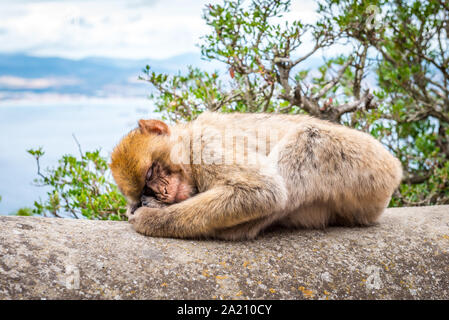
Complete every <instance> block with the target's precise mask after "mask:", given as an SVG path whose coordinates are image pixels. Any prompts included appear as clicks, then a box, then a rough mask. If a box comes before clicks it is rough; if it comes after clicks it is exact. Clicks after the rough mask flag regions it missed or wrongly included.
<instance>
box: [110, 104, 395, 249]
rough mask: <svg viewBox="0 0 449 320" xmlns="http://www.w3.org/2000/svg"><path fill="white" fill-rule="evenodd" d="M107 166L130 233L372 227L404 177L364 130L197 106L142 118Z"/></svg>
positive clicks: (229, 234) (239, 233) (245, 235)
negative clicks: (177, 115)
mask: <svg viewBox="0 0 449 320" xmlns="http://www.w3.org/2000/svg"><path fill="white" fill-rule="evenodd" d="M110 168H111V171H112V174H113V177H114V179H115V181H116V182H117V185H118V187H119V189H120V190H121V192H122V193H123V194H124V195H125V197H126V198H127V201H128V211H127V214H128V218H129V221H130V222H131V223H132V225H133V227H134V229H135V230H136V231H137V232H139V233H142V234H145V235H148V236H157V237H177V238H219V239H229V240H236V239H252V238H255V237H256V236H257V235H258V234H259V233H260V232H261V231H263V230H264V229H266V228H267V227H269V226H271V225H274V224H279V225H284V226H290V227H303V228H324V227H326V226H329V225H344V226H367V225H371V224H373V223H374V222H376V220H377V219H378V217H379V216H380V214H381V213H382V212H383V211H384V209H385V208H386V206H387V205H388V203H389V201H390V198H391V195H392V193H393V192H394V190H395V189H396V188H397V187H398V185H399V183H400V181H401V176H402V169H401V165H400V162H399V161H398V160H397V159H396V158H394V157H393V156H392V155H391V154H390V153H389V152H388V151H387V150H386V149H385V148H384V147H383V146H382V144H381V143H379V142H378V141H377V140H376V139H374V138H373V137H371V136H370V135H368V134H366V133H363V132H359V131H357V130H354V129H350V128H347V127H345V126H342V125H338V124H333V123H330V122H327V121H323V120H319V119H316V118H313V117H309V116H304V115H277V114H261V113H258V114H240V113H232V114H220V113H213V112H205V113H203V114H202V115H200V116H199V117H198V118H197V119H196V120H194V121H191V122H189V123H185V124H176V125H173V126H170V127H169V126H168V125H167V124H165V123H164V122H162V121H159V120H140V121H139V127H138V128H137V129H135V130H133V131H131V132H130V133H129V134H128V135H127V136H125V137H124V138H123V139H122V140H121V141H120V143H119V144H118V145H117V146H116V147H115V149H114V151H113V152H112V155H111V163H110ZM153 201H156V202H153Z"/></svg>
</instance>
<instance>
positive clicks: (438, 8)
mask: <svg viewBox="0 0 449 320" xmlns="http://www.w3.org/2000/svg"><path fill="white" fill-rule="evenodd" d="M289 7H290V1H275V0H252V1H243V0H232V1H223V3H222V4H216V5H207V6H206V8H205V11H204V20H205V21H206V23H207V25H208V26H209V27H210V30H211V32H210V33H209V34H207V35H205V36H204V37H203V39H202V41H203V42H202V43H201V44H200V48H201V52H202V56H203V58H204V59H206V60H212V61H218V62H220V63H221V64H222V66H223V69H224V70H225V72H223V71H221V72H220V71H215V72H206V71H202V70H201V69H199V68H190V69H189V70H188V72H187V73H186V74H181V73H178V74H176V75H172V76H169V75H166V74H160V73H156V72H153V71H152V70H151V68H150V66H147V67H146V68H145V69H144V73H145V77H143V78H142V79H145V80H146V81H148V82H149V83H150V84H152V85H153V86H154V87H155V89H156V92H155V93H153V94H152V99H153V101H154V103H155V105H156V107H157V110H158V111H160V112H163V114H164V116H165V117H166V118H168V119H171V120H192V119H194V118H195V117H196V116H197V115H198V114H200V113H201V112H203V111H204V110H213V111H220V112H233V111H240V112H274V113H292V114H299V113H307V114H310V115H313V116H316V117H319V118H321V119H327V120H330V121H333V122H338V123H341V124H343V125H347V126H350V127H354V128H357V129H359V130H363V131H366V132H369V133H371V134H372V135H373V136H375V137H376V138H377V139H379V140H380V141H381V142H382V143H383V144H384V145H385V146H386V147H387V148H388V149H389V150H390V151H391V152H392V153H393V154H394V155H395V156H397V157H398V158H399V159H400V160H401V162H402V164H403V167H404V173H405V175H404V180H403V184H402V185H401V187H400V188H399V191H398V192H396V193H395V197H394V199H393V200H392V202H391V205H393V206H402V205H425V204H444V203H446V204H447V203H449V194H448V188H449V186H448V182H447V181H448V179H447V178H448V167H449V164H448V163H449V72H448V70H449V6H448V4H447V2H444V1H441V0H428V1H417V0H414V1H399V0H398V1H393V2H391V1H385V0H374V1H373V0H369V1H368V0H357V1H353V0H322V1H320V2H319V3H318V14H319V16H320V18H319V20H318V22H316V23H315V24H313V25H310V24H304V23H302V22H301V21H298V20H296V21H289V22H285V23H280V22H279V21H280V19H279V18H281V17H282V16H283V15H284V14H286V13H288V11H289ZM310 43H312V46H310V45H309V46H308V44H310ZM341 45H344V47H345V49H346V50H345V52H348V53H346V54H341V55H337V56H333V57H330V58H327V60H326V59H325V61H324V62H323V64H322V66H320V67H318V68H313V69H301V68H300V67H301V66H302V65H304V64H305V63H304V62H313V61H316V60H312V59H314V58H315V57H316V56H317V55H318V54H320V53H325V54H326V53H327V55H329V54H328V53H331V52H335V51H336V50H334V48H338V46H341ZM315 59H316V58H315ZM311 64H312V65H313V63H311Z"/></svg>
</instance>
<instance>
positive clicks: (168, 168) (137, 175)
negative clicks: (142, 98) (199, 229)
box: [109, 120, 195, 215]
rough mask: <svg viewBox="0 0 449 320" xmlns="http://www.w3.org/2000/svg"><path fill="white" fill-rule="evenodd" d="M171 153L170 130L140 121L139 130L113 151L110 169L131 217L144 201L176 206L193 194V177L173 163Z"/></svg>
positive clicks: (163, 125)
mask: <svg viewBox="0 0 449 320" xmlns="http://www.w3.org/2000/svg"><path fill="white" fill-rule="evenodd" d="M170 151H171V142H170V129H169V127H168V126H167V125H166V124H165V123H164V122H162V121H159V120H139V127H138V128H137V129H134V130H132V131H131V132H130V133H129V134H128V135H126V136H125V137H124V138H123V139H122V140H121V141H120V142H119V143H118V145H117V146H116V147H115V148H114V150H113V152H112V154H111V163H110V164H109V167H110V168H111V172H112V176H113V177H114V180H115V182H116V183H117V186H118V188H119V189H120V191H121V192H122V193H123V195H124V196H125V197H126V199H127V201H128V212H127V214H128V215H129V214H132V213H134V211H135V210H136V209H137V208H139V207H141V206H142V199H145V198H148V197H154V198H156V199H157V200H158V201H159V202H162V203H164V204H173V203H176V202H181V201H183V200H185V199H187V198H189V197H190V196H191V195H192V194H193V193H194V189H195V188H194V186H193V184H192V181H191V178H190V175H189V174H188V173H187V171H186V168H185V167H184V166H182V165H181V164H174V163H172V162H171V161H170Z"/></svg>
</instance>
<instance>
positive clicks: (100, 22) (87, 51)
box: [0, 0, 314, 59]
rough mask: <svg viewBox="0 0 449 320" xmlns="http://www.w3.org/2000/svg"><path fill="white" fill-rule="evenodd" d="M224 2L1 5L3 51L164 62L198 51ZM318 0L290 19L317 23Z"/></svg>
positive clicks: (26, 1) (300, 6) (298, 7)
mask: <svg viewBox="0 0 449 320" xmlns="http://www.w3.org/2000/svg"><path fill="white" fill-rule="evenodd" d="M221 2H222V1H220V0H202V1H200V0H169V1H160V0H128V1H120V0H97V1H87V0H85V1H75V0H66V1H49V0H47V1H43V0H40V1H31V0H19V1H13V2H12V1H0V30H3V32H0V43H1V44H2V46H1V48H0V50H1V51H2V52H8V53H13V52H22V53H28V54H32V55H37V56H61V57H65V58H74V59H79V58H84V57H88V56H103V57H111V58H129V59H145V58H153V59H165V58H168V57H171V56H176V55H180V54H184V53H188V52H199V49H198V47H197V46H196V44H197V43H199V42H200V37H201V36H202V35H204V34H207V33H208V32H209V28H208V26H207V25H206V24H205V22H204V21H203V20H202V18H201V16H202V13H203V8H204V6H205V5H206V4H208V3H221ZM313 4H314V1H312V0H307V1H301V2H300V3H299V1H298V2H294V4H293V5H292V12H291V13H289V14H287V15H286V19H289V20H293V19H298V18H301V19H305V21H306V22H309V21H308V20H310V19H313V11H314V5H313Z"/></svg>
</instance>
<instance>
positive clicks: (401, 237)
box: [0, 206, 449, 299]
mask: <svg viewBox="0 0 449 320" xmlns="http://www.w3.org/2000/svg"><path fill="white" fill-rule="evenodd" d="M220 298H222V299H248V298H249V299H449V206H434V207H420V208H401V209H388V210H387V211H386V212H385V213H384V215H383V217H382V218H381V220H380V223H379V224H378V225H376V226H373V227H369V228H329V229H327V230H325V231H320V230H285V229H278V230H276V231H272V232H269V233H266V234H265V235H263V236H261V237H259V239H257V240H253V241H245V242H225V241H191V240H176V239H163V238H148V237H144V236H142V235H139V234H137V233H135V232H134V231H133V230H132V229H131V226H130V225H129V224H128V223H126V222H107V221H87V220H69V219H56V218H35V217H6V216H1V217H0V299H220Z"/></svg>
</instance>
